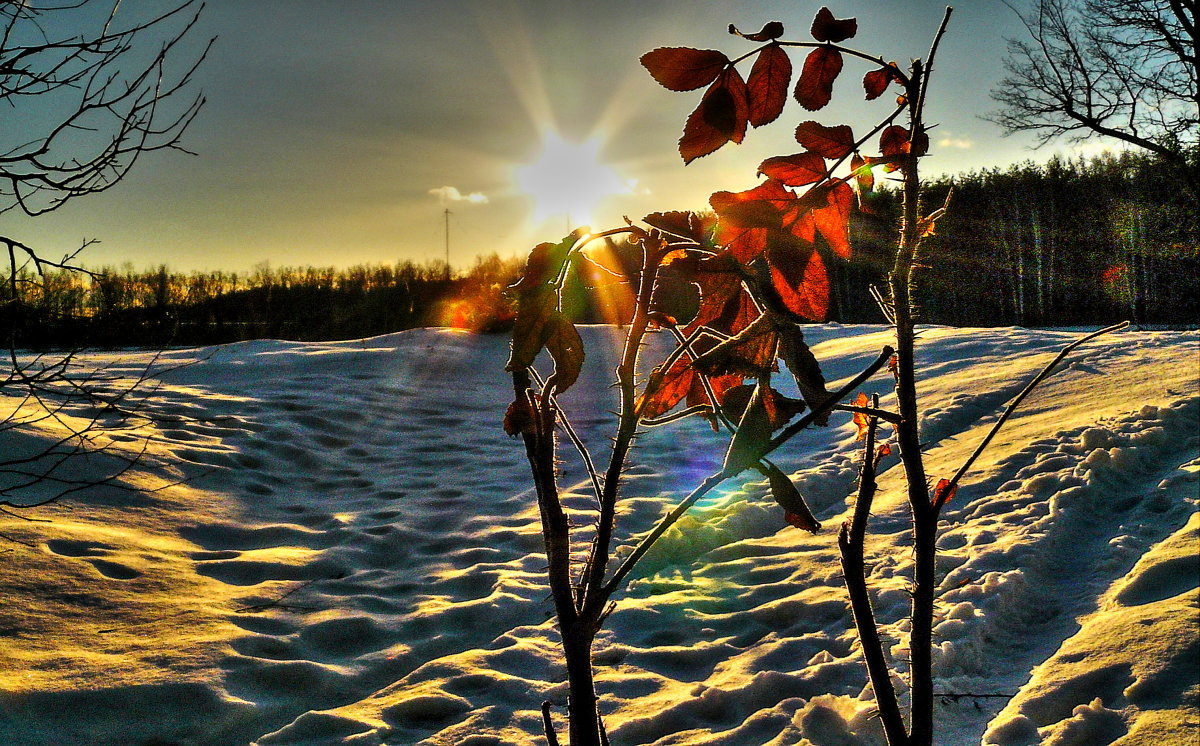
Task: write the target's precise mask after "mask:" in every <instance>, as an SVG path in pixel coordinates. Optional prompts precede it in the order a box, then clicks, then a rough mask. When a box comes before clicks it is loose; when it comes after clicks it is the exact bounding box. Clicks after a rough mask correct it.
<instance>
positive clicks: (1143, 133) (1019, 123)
mask: <svg viewBox="0 0 1200 746" xmlns="http://www.w3.org/2000/svg"><path fill="white" fill-rule="evenodd" d="M1196 5H1197V3H1196V0H1035V2H1034V3H1033V6H1032V8H1031V9H1030V10H1028V11H1027V12H1024V13H1021V12H1019V11H1017V12H1018V14H1019V15H1020V17H1021V20H1022V21H1023V22H1024V24H1025V27H1026V29H1027V30H1028V31H1029V37H1030V38H1029V39H1010V40H1009V45H1008V56H1007V57H1006V59H1005V61H1004V65H1005V69H1006V70H1007V71H1008V75H1007V76H1006V77H1005V78H1004V79H1003V80H1002V81H1001V82H1000V84H999V85H998V86H997V87H996V88H995V89H993V90H992V92H991V95H992V98H993V99H995V100H996V101H998V102H999V103H1000V104H1001V105H1002V107H1003V108H1002V109H1000V110H999V111H997V112H993V113H992V114H991V115H990V116H989V118H990V119H991V121H993V122H995V123H997V124H999V125H1000V126H1001V127H1003V128H1004V129H1005V131H1006V132H1008V133H1012V132H1035V133H1037V136H1038V139H1039V145H1040V144H1045V143H1046V142H1048V141H1050V140H1052V139H1054V138H1057V137H1060V136H1066V137H1070V138H1074V139H1079V140H1082V139H1086V138H1089V137H1092V136H1097V135H1099V136H1105V137H1111V138H1115V139H1117V140H1120V141H1122V142H1125V143H1128V144H1131V145H1134V146H1137V147H1139V148H1144V149H1145V150H1148V151H1150V152H1151V153H1154V154H1156V155H1157V156H1159V157H1161V158H1162V159H1163V160H1164V161H1165V162H1166V163H1168V164H1170V165H1171V166H1172V167H1173V168H1174V169H1175V170H1176V171H1177V172H1178V173H1179V174H1180V175H1181V177H1182V178H1183V180H1184V182H1185V183H1186V184H1187V186H1188V188H1189V189H1190V190H1191V191H1193V192H1194V193H1196V194H1200V174H1198V162H1197V161H1198V150H1200V41H1198V40H1197V37H1196ZM1010 7H1012V6H1011V5H1010ZM1014 10H1015V9H1014Z"/></svg>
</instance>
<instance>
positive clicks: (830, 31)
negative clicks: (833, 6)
mask: <svg viewBox="0 0 1200 746" xmlns="http://www.w3.org/2000/svg"><path fill="white" fill-rule="evenodd" d="M857 33H858V19H856V18H844V19H837V18H834V17H833V13H830V12H829V8H821V9H820V10H818V11H817V17H816V18H814V19H813V24H812V36H813V38H814V39H816V40H817V41H828V42H833V43H835V44H836V43H837V42H839V41H845V40H847V39H849V38H851V37H852V36H854V35H855V34H857Z"/></svg>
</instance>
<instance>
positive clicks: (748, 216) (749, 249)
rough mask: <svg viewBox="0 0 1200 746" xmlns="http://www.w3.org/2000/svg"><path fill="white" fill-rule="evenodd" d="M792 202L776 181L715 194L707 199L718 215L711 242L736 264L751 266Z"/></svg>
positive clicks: (789, 194) (793, 196)
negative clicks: (730, 255) (715, 243)
mask: <svg viewBox="0 0 1200 746" xmlns="http://www.w3.org/2000/svg"><path fill="white" fill-rule="evenodd" d="M794 200H795V195H794V194H792V193H791V192H790V191H788V190H787V189H786V188H784V186H783V183H782V182H780V181H777V180H775V179H767V180H766V181H765V182H763V183H762V184H760V185H758V186H756V187H754V188H753V189H749V190H747V191H744V192H715V193H714V194H713V195H712V196H711V197H710V198H709V204H710V205H712V208H713V210H714V211H715V212H716V213H717V230H716V233H715V234H714V240H715V241H716V242H717V244H718V245H720V246H724V247H726V248H727V249H729V251H730V252H731V253H732V254H733V256H734V258H735V259H737V260H738V261H739V262H742V263H743V264H746V263H749V262H752V261H754V259H755V258H756V257H757V256H758V255H759V254H761V253H762V252H763V250H764V249H766V247H767V237H768V235H769V233H770V231H771V230H778V229H779V228H780V227H782V217H781V213H782V211H783V210H784V209H786V208H787V207H788V206H789V205H790V204H791V202H793V201H794Z"/></svg>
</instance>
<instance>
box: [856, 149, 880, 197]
mask: <svg viewBox="0 0 1200 746" xmlns="http://www.w3.org/2000/svg"><path fill="white" fill-rule="evenodd" d="M850 169H851V170H852V171H853V172H854V185H855V187H856V188H857V189H858V195H859V198H860V201H861V197H862V195H864V194H867V193H868V192H870V191H872V190H873V189H874V188H875V174H874V173H872V171H871V166H870V165H869V164H868V163H867V162H866V161H865V160H863V157H862V156H860V155H858V154H855V156H854V157H853V158H851V159H850Z"/></svg>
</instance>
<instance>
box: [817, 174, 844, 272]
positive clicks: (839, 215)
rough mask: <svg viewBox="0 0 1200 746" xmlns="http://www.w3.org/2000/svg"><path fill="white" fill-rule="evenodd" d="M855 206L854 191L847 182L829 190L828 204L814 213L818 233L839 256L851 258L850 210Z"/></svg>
mask: <svg viewBox="0 0 1200 746" xmlns="http://www.w3.org/2000/svg"><path fill="white" fill-rule="evenodd" d="M853 205H854V190H853V189H851V188H850V186H849V185H847V184H846V183H845V182H841V183H838V184H835V185H834V186H833V188H831V189H830V190H829V196H828V203H827V204H826V206H825V207H818V208H816V209H815V210H813V211H812V215H813V222H814V223H816V226H817V232H818V233H820V234H821V237H822V238H824V239H825V242H826V243H828V244H829V248H831V249H833V250H834V252H836V253H837V255H838V256H840V257H842V258H843V259H849V258H850V210H851V208H852V207H853Z"/></svg>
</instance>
